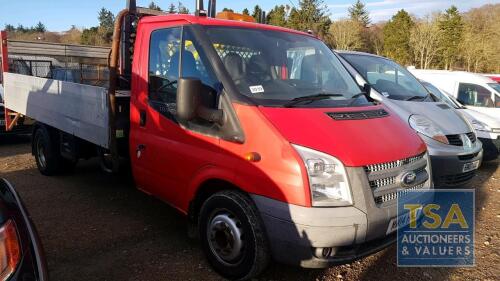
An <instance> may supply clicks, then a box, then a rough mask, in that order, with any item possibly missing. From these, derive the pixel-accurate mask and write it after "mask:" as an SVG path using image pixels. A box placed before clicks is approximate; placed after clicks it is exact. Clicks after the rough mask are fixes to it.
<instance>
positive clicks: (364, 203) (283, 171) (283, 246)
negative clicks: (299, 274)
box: [6, 9, 433, 279]
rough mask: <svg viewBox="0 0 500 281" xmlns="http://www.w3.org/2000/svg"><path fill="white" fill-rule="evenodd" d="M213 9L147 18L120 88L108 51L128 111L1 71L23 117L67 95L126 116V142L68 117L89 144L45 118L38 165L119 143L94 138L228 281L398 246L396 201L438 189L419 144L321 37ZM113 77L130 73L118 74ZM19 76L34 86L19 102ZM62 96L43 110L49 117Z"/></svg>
mask: <svg viewBox="0 0 500 281" xmlns="http://www.w3.org/2000/svg"><path fill="white" fill-rule="evenodd" d="M131 10H132V9H129V10H128V11H125V12H124V13H121V14H120V16H119V17H118V18H119V19H121V18H122V17H123V16H124V15H129V14H130V11H131ZM202 10H203V9H198V11H202ZM211 14H212V16H206V15H203V14H202V13H199V14H198V15H196V16H195V15H158V16H144V17H140V18H139V19H138V22H137V25H136V26H137V29H136V30H135V31H134V34H135V36H134V38H135V40H134V41H135V42H134V46H133V50H134V52H133V56H132V58H133V59H132V62H131V69H130V75H129V76H128V75H123V76H120V79H114V78H113V75H114V74H113V72H114V71H116V69H115V64H114V63H115V62H116V59H117V53H116V50H118V48H117V46H118V45H115V44H118V42H119V41H116V40H115V41H114V45H113V48H112V55H111V59H110V62H111V63H110V72H111V79H110V89H109V92H110V93H114V90H115V89H114V88H113V87H117V88H118V89H117V90H119V91H120V92H127V91H128V96H127V99H125V100H127V101H128V103H119V104H114V103H113V99H109V101H108V102H105V103H90V102H89V94H92V95H93V96H95V97H98V98H102V97H104V95H105V94H106V93H108V91H107V90H106V89H101V88H99V87H91V86H86V85H77V84H75V83H69V82H66V81H53V80H50V79H43V78H29V77H25V76H23V75H12V74H9V75H8V80H7V83H6V85H7V87H6V89H8V91H6V92H7V98H8V99H7V100H8V104H12V107H13V108H11V109H12V110H15V109H17V110H20V111H22V110H24V109H23V108H28V109H29V108H30V107H31V106H30V101H31V100H33V95H41V96H43V95H44V94H47V92H45V91H54V92H57V91H61V89H63V90H64V89H67V91H68V92H66V93H64V94H63V93H61V94H60V95H63V96H64V97H65V98H66V99H71V98H73V97H75V100H81V101H82V102H81V108H82V109H86V108H88V111H90V112H96V114H97V115H99V114H104V113H103V112H104V111H103V110H109V113H110V115H109V116H113V114H112V113H113V112H116V113H117V114H120V112H127V113H128V112H130V113H129V114H126V116H127V118H129V119H128V122H129V124H128V125H127V126H123V128H125V129H124V131H119V130H116V128H117V126H116V124H112V125H111V126H110V128H106V130H103V129H102V123H97V122H100V121H101V120H100V119H99V120H94V119H92V118H90V117H93V116H88V115H85V116H84V117H85V118H87V119H85V118H83V117H78V116H79V115H78V114H79V112H73V111H64V113H65V114H67V115H70V116H71V120H72V122H73V124H82V128H83V125H85V126H87V127H86V128H89V127H90V126H93V127H92V128H95V130H93V132H94V134H92V135H86V134H80V131H81V130H75V129H74V128H68V127H66V126H67V124H66V123H65V124H64V126H63V125H61V124H58V122H60V120H53V119H50V120H49V119H46V120H47V121H45V120H44V119H43V118H45V117H44V116H48V115H47V114H43V112H42V113H40V114H39V115H38V116H39V117H38V125H37V127H36V130H35V134H34V138H33V139H34V142H33V150H34V154H35V159H36V161H37V164H38V167H39V169H40V170H41V171H42V172H43V173H45V174H48V175H54V174H56V173H55V172H56V171H57V168H61V166H65V165H66V164H64V163H67V162H61V161H63V160H64V159H65V161H67V160H68V159H66V158H67V157H66V156H67V153H61V151H62V150H64V149H66V148H68V147H69V148H70V150H72V152H73V153H71V154H72V155H76V156H78V155H80V153H79V152H78V151H76V150H78V148H79V147H80V145H81V147H86V150H88V147H89V145H94V146H95V147H96V148H97V149H99V150H100V151H103V150H110V153H112V150H113V149H112V147H113V144H112V141H110V143H109V144H108V143H103V142H102V140H106V136H107V135H106V132H109V138H110V139H113V138H115V137H116V138H117V139H116V140H115V141H117V142H125V143H126V144H127V147H128V150H126V152H125V153H123V154H122V157H124V158H126V159H127V160H128V161H129V163H130V165H131V167H132V174H133V178H134V180H135V183H136V185H137V187H138V188H139V189H140V190H142V191H144V192H145V193H147V194H151V195H153V196H156V197H158V198H160V199H161V200H163V201H165V202H167V203H168V204H169V205H171V206H173V207H174V208H176V209H177V210H179V211H180V212H181V213H183V214H185V215H186V216H187V217H188V218H189V221H190V225H191V226H192V229H194V230H195V231H194V233H195V234H197V235H198V236H199V238H200V240H201V245H202V247H203V250H204V252H205V254H206V256H207V259H208V261H209V262H210V264H211V265H212V266H213V267H214V269H215V270H216V271H217V272H218V273H220V274H221V275H223V276H224V277H226V278H229V279H251V278H252V277H254V276H256V275H258V274H259V273H260V272H262V271H263V270H264V269H265V268H266V267H267V265H268V264H269V261H270V260H275V261H278V262H282V263H286V264H291V265H296V266H302V267H308V268H325V267H328V266H331V265H335V264H343V263H347V262H350V261H353V260H356V259H359V258H361V257H364V256H367V255H370V254H373V253H375V252H377V251H379V250H381V249H384V248H385V247H387V246H389V245H391V244H392V243H393V242H394V241H395V235H396V230H397V229H398V227H399V226H401V225H400V224H399V221H398V219H399V218H400V217H398V214H397V198H398V197H400V196H402V195H404V194H405V192H404V190H429V189H432V188H433V184H432V174H431V166H430V161H429V160H430V159H429V156H428V153H427V147H426V145H425V143H424V142H423V141H422V140H421V139H420V137H419V136H418V135H417V133H415V132H414V131H413V130H411V129H410V128H409V127H408V126H407V124H405V122H402V121H401V119H400V118H399V117H398V116H397V114H396V113H394V112H393V111H392V110H390V109H388V108H387V107H386V106H384V105H383V104H380V103H378V102H376V101H374V100H372V99H370V98H369V97H367V96H366V95H365V94H363V89H362V88H360V87H359V86H358V85H357V84H356V81H355V80H354V79H353V78H352V76H351V75H350V74H349V72H348V71H347V69H346V68H345V67H344V66H343V65H342V63H341V62H340V60H339V59H338V58H337V57H336V56H335V55H334V53H333V52H332V51H331V50H330V49H329V48H328V47H327V46H326V45H325V44H324V43H323V42H322V41H320V40H319V39H318V38H316V37H314V36H312V35H311V34H307V33H303V32H298V31H295V30H289V29H284V28H279V27H274V26H269V25H265V24H257V23H252V22H243V21H234V20H226V19H220V18H214V17H213V16H214V14H213V13H211ZM119 26H120V25H119V24H117V27H119ZM116 30H118V32H117V31H116ZM117 34H121V32H120V30H119V29H115V35H117ZM118 38H119V37H118ZM124 41H127V42H128V40H124ZM118 68H119V69H120V71H119V72H118V74H119V75H121V74H122V73H126V71H123V68H125V66H124V64H120V65H119V66H118ZM17 80H22V81H25V82H24V83H25V84H28V85H30V87H29V89H22V87H21V88H17V90H18V91H17V94H18V95H17V96H16V94H14V92H13V91H11V89H12V88H15V86H14V85H13V84H15V81H17ZM29 81H32V82H29ZM123 81H126V82H127V83H123V85H125V86H124V89H120V87H121V86H120V85H121V82H123ZM115 82H117V84H115ZM35 84H36V85H44V84H45V85H49V86H47V87H45V88H37V86H36V85H35ZM52 84H54V85H57V87H50V85H52ZM127 85H128V86H130V88H128V89H127V88H126V87H127ZM70 91H71V92H70ZM57 93H59V92H57ZM60 95H52V97H58V96H60ZM72 95H73V96H72ZM30 97H32V98H30ZM56 99H57V98H54V99H53V100H46V101H43V102H45V103H46V104H45V105H44V108H49V109H50V108H52V110H51V112H56V110H54V108H53V107H55V106H56V104H57V105H60V104H61V102H62V101H61V100H56ZM37 100H40V99H37ZM21 101H24V102H21ZM51 102H53V103H54V105H51ZM17 104H22V105H23V106H19V107H16V105H17ZM26 104H27V105H26ZM108 105H109V108H107V106H108ZM127 107H128V108H127ZM124 108H126V109H124ZM28 111H29V110H28ZM35 112H36V111H35ZM104 116H106V115H104ZM122 116H125V115H123V114H122ZM79 118H80V119H79ZM67 119H68V118H67ZM64 120H65V119H62V121H64ZM110 120H112V119H110ZM49 121H50V122H51V123H45V122H49ZM91 122H95V123H91ZM101 135H102V136H104V137H100V136H101ZM62 140H64V142H63V141H62ZM75 140H77V142H76V144H75V142H74V141H75ZM58 141H60V142H59V143H58ZM59 148H60V149H61V151H60V150H59ZM75 151H76V152H75ZM65 152H67V151H65ZM45 167H51V168H53V170H50V171H48V170H47V169H45ZM400 189H404V190H403V191H402V192H401V190H400Z"/></svg>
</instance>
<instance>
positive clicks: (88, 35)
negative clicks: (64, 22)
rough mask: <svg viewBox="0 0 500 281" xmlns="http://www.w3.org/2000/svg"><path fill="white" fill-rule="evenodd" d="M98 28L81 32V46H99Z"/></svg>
mask: <svg viewBox="0 0 500 281" xmlns="http://www.w3.org/2000/svg"><path fill="white" fill-rule="evenodd" d="M98 29H99V28H98V27H91V28H88V29H87V28H86V29H84V30H83V32H82V36H81V37H80V43H81V44H83V45H93V46H96V45H101V44H100V43H101V42H100V40H99V32H98Z"/></svg>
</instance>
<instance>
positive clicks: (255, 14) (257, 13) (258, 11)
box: [252, 5, 262, 22]
mask: <svg viewBox="0 0 500 281" xmlns="http://www.w3.org/2000/svg"><path fill="white" fill-rule="evenodd" d="M261 14H262V8H261V7H260V6H259V5H255V7H254V8H253V12H252V17H253V18H254V19H255V21H256V22H259V21H260V15H261Z"/></svg>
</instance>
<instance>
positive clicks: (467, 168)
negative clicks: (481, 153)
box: [463, 160, 479, 173]
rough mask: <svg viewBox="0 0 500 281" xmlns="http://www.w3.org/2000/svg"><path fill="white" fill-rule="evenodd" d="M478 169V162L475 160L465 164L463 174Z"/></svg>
mask: <svg viewBox="0 0 500 281" xmlns="http://www.w3.org/2000/svg"><path fill="white" fill-rule="evenodd" d="M478 168H479V160H476V161H474V162H470V163H465V164H464V169H463V172H464V173H466V172H470V171H474V170H477V169H478Z"/></svg>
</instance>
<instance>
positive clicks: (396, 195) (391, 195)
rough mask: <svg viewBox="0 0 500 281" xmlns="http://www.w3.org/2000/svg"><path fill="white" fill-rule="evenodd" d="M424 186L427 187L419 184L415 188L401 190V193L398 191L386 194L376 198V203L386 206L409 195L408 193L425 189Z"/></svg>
mask: <svg viewBox="0 0 500 281" xmlns="http://www.w3.org/2000/svg"><path fill="white" fill-rule="evenodd" d="M424 185H425V183H422V184H419V185H416V186H414V187H410V188H407V189H404V190H400V191H396V192H391V193H387V194H384V195H382V196H378V197H375V203H377V204H384V203H387V202H389V201H392V200H396V199H398V198H399V197H400V196H402V195H405V194H406V193H408V191H412V190H418V189H421V188H422V187H424Z"/></svg>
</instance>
